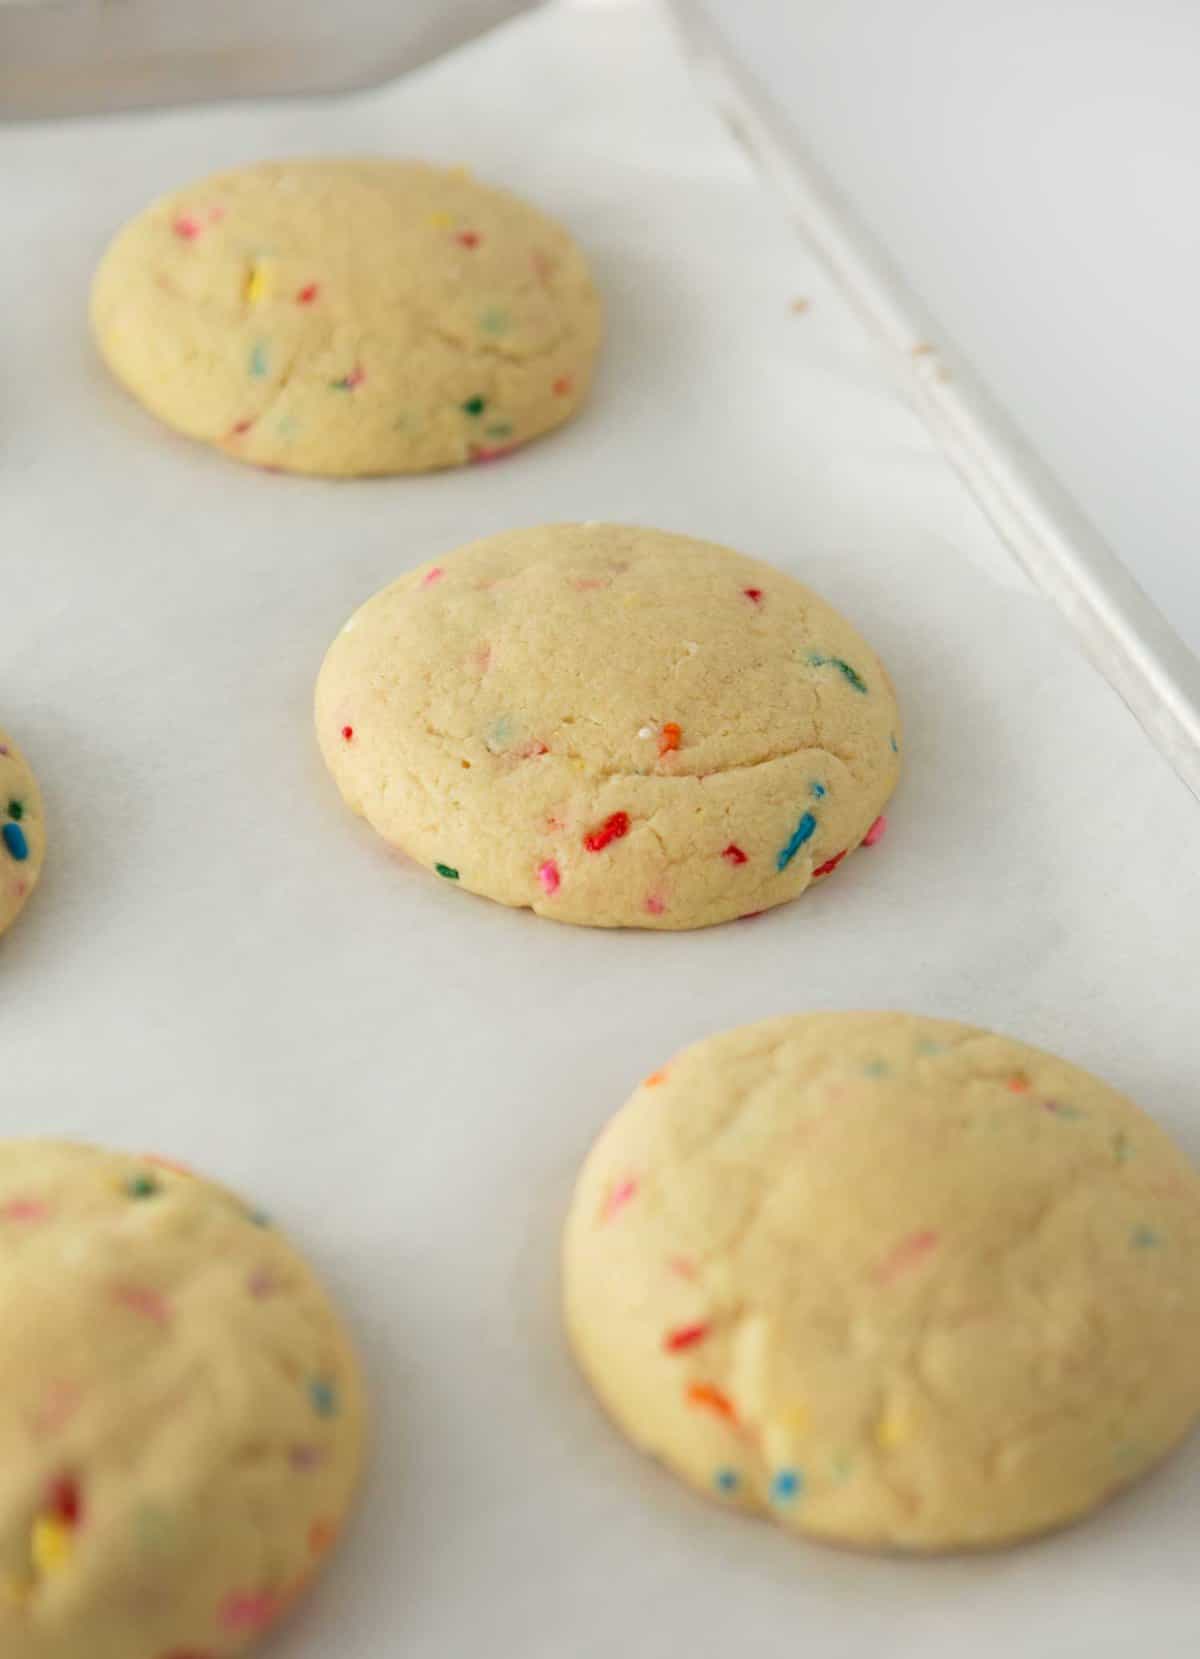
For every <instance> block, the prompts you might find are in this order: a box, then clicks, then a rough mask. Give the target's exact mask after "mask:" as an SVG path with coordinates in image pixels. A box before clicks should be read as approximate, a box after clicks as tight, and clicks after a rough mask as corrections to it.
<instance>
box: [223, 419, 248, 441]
mask: <svg viewBox="0 0 1200 1659" xmlns="http://www.w3.org/2000/svg"><path fill="white" fill-rule="evenodd" d="M253 425H254V421H253V420H252V419H251V420H244V421H235V422H234V424H233V425H232V426H231V427H230V429H229V436H230V437H231V438H241V437H243V436H244V435H245V434H246V433H247V432H249V430H250V428H251V427H252V426H253Z"/></svg>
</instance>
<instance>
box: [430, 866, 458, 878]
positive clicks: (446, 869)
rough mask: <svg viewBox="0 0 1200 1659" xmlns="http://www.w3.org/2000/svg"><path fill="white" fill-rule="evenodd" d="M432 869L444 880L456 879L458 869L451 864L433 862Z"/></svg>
mask: <svg viewBox="0 0 1200 1659" xmlns="http://www.w3.org/2000/svg"><path fill="white" fill-rule="evenodd" d="M434 869H435V870H436V871H437V873H438V875H439V876H442V877H444V879H445V880H446V881H457V880H458V871H457V870H456V869H455V868H454V866H453V864H435V865H434Z"/></svg>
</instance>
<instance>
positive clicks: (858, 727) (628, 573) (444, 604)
mask: <svg viewBox="0 0 1200 1659" xmlns="http://www.w3.org/2000/svg"><path fill="white" fill-rule="evenodd" d="M316 716H317V733H318V738H319V741H320V745H321V749H322V752H323V754H324V756H325V760H326V762H327V764H328V766H329V768H330V770H331V772H332V773H333V775H334V778H335V779H336V781H337V784H338V787H339V789H340V790H341V792H342V794H343V796H344V797H345V799H346V801H347V802H348V804H349V805H350V806H351V807H352V808H353V809H354V810H355V811H356V812H359V813H361V814H362V815H363V816H364V817H365V818H366V819H367V820H368V822H369V823H370V824H371V825H372V827H373V828H374V829H376V830H377V831H378V832H379V834H380V835H381V836H383V838H384V839H385V840H386V841H388V842H390V843H392V844H393V845H394V846H397V847H401V848H403V849H404V851H405V852H407V853H409V854H411V855H412V857H414V858H416V859H419V860H420V861H421V862H422V863H424V864H426V865H428V866H429V867H430V868H431V869H433V870H435V871H436V872H437V874H438V875H439V876H441V877H443V878H444V879H445V880H446V881H449V882H456V883H458V884H459V885H460V886H462V887H466V888H469V889H470V890H471V891H472V892H475V893H482V894H485V895H486V896H487V897H488V898H492V899H498V900H499V901H500V902H501V903H502V904H509V905H527V906H529V907H530V908H531V909H533V910H535V911H537V912H538V913H539V914H540V915H544V916H552V917H555V918H556V919H558V920H560V921H566V922H580V923H586V924H590V925H592V926H595V927H651V928H692V927H704V926H706V925H707V924H708V923H710V922H723V921H727V920H729V919H730V918H732V917H735V916H744V915H747V914H751V913H753V912H756V911H759V910H764V909H766V908H768V907H769V906H771V905H776V904H782V903H784V902H785V901H786V900H787V899H794V898H795V897H796V896H797V895H798V894H800V893H802V892H803V891H804V890H805V888H806V887H808V886H809V885H810V883H812V882H813V881H814V880H821V879H824V878H826V877H828V876H830V875H832V873H833V872H834V870H835V869H836V867H837V865H838V864H839V863H840V861H841V860H842V858H843V857H844V856H845V854H846V853H847V852H848V851H850V850H851V849H853V848H855V847H857V846H859V845H860V844H861V843H862V842H863V841H864V840H866V841H867V842H872V841H874V840H876V839H877V838H878V836H879V834H880V831H881V829H882V823H881V821H880V819H879V814H880V812H881V810H882V808H883V805H884V803H885V801H886V800H887V798H888V796H889V795H890V794H891V792H892V789H893V787H894V785H895V782H896V777H897V773H898V770H899V733H900V724H899V716H898V714H897V710H896V703H895V699H894V697H893V694H892V690H891V686H890V684H889V682H888V678H887V675H886V674H885V672H884V670H883V668H882V667H881V665H880V663H879V660H878V658H877V657H876V656H875V654H874V652H873V651H872V650H871V649H870V647H869V646H868V645H867V644H866V643H865V641H864V640H863V639H862V638H861V636H860V635H859V634H858V633H857V632H856V631H855V630H854V629H853V628H852V627H851V626H850V624H849V623H848V622H847V621H846V620H845V619H844V618H843V617H842V616H840V615H839V614H838V613H837V612H836V611H835V610H833V609H832V608H831V607H830V606H829V605H827V604H825V603H824V601H823V600H821V599H819V598H818V597H817V595H816V594H814V593H812V592H810V591H809V589H807V588H805V587H803V586H802V585H801V584H800V583H799V582H797V581H795V580H794V579H793V578H792V577H791V576H786V575H784V574H783V572H782V571H779V570H775V569H773V568H772V567H771V566H770V565H766V564H763V563H761V562H760V561H759V560H757V559H750V558H746V557H744V556H743V555H742V554H739V553H734V552H731V551H730V550H729V549H728V548H725V547H717V546H715V545H713V544H712V543H709V542H701V541H694V540H692V539H691V538H690V537H687V536H677V535H668V534H666V533H664V532H663V531H659V530H645V529H633V528H628V527H625V526H621V525H613V524H551V525H545V526H542V527H540V528H538V529H533V530H518V531H513V532H511V533H509V534H506V535H499V536H492V537H490V538H488V539H487V540H485V541H479V542H475V543H473V544H472V545H470V546H469V547H465V548H463V549H462V550H461V551H460V552H458V553H455V554H453V555H451V556H450V557H448V558H446V559H444V560H439V561H438V562H436V563H433V564H427V565H424V566H422V567H421V568H419V569H417V570H414V571H411V572H410V573H409V574H408V575H407V576H404V577H402V578H401V579H400V581H398V582H395V583H393V585H392V586H391V587H388V588H385V589H384V590H383V592H382V593H379V594H376V596H375V597H374V598H373V599H370V600H368V602H367V603H366V604H365V605H364V606H363V607H362V608H361V610H359V611H358V612H357V614H356V615H355V616H353V617H352V618H351V620H350V621H349V622H348V623H347V624H346V627H345V628H344V629H343V631H342V633H341V634H340V635H339V637H338V638H337V639H336V640H335V641H334V643H333V645H332V647H331V648H330V651H329V653H328V655H327V657H326V659H325V663H324V666H323V668H322V670H321V674H320V679H319V681H318V685H317V698H316Z"/></svg>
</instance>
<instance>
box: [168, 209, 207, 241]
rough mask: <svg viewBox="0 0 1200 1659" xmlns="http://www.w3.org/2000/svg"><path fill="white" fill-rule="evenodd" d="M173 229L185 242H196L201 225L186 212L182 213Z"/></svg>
mask: <svg viewBox="0 0 1200 1659" xmlns="http://www.w3.org/2000/svg"><path fill="white" fill-rule="evenodd" d="M171 229H172V230H173V231H174V232H175V234H176V236H178V237H180V238H182V240H183V241H185V242H194V241H195V240H196V238H197V236H199V234H200V226H199V225H198V224H197V223H196V221H195V219H189V218H188V217H187V215H186V214H180V216H179V218H178V219H176V221H175V223H174V224H173V225H172V226H171Z"/></svg>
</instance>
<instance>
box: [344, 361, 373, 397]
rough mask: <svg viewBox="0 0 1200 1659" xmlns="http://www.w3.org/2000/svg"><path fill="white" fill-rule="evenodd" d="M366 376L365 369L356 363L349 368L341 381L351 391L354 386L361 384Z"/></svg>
mask: <svg viewBox="0 0 1200 1659" xmlns="http://www.w3.org/2000/svg"><path fill="white" fill-rule="evenodd" d="M366 378H367V371H366V369H364V368H363V366H362V364H361V363H356V364H355V365H354V367H353V368H352V369H351V370H350V373H349V374H348V375H347V376H346V377H345V379H344V380H343V381H342V385H343V386H344V387H345V388H346V390H347V391H348V392H352V391H353V390H354V388H355V387H356V386H361V385H362V383H363V381H364V380H365V379H366Z"/></svg>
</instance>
